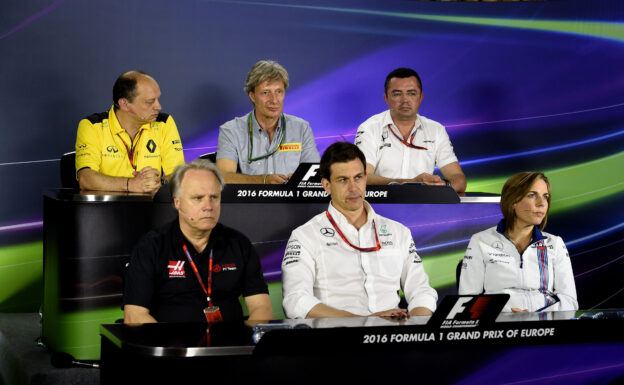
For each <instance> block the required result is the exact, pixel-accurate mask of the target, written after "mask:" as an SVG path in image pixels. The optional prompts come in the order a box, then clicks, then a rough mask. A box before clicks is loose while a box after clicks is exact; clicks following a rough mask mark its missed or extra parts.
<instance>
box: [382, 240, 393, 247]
mask: <svg viewBox="0 0 624 385" xmlns="http://www.w3.org/2000/svg"><path fill="white" fill-rule="evenodd" d="M381 245H382V246H393V245H394V243H392V241H383V242H381Z"/></svg>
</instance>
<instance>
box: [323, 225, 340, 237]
mask: <svg viewBox="0 0 624 385" xmlns="http://www.w3.org/2000/svg"><path fill="white" fill-rule="evenodd" d="M334 234H336V231H334V229H330V228H329V227H323V228H322V229H321V235H324V236H326V237H333V236H334Z"/></svg>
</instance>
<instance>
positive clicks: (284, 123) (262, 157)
mask: <svg viewBox="0 0 624 385" xmlns="http://www.w3.org/2000/svg"><path fill="white" fill-rule="evenodd" d="M251 114H253V111H252V112H250V113H249V116H248V119H247V120H248V121H249V163H252V162H255V161H257V160H262V159H266V158H268V157H269V156H271V155H273V154H275V153H276V152H277V150H279V148H280V146H281V145H282V144H284V139H285V138H286V118H284V114H282V116H281V118H282V138H281V139H280V142H279V144H278V145H277V147H276V148H275V150H273V151H271V152H269V153H268V154H264V155H262V156H259V157H257V158H252V157H251V154H253V120H252V119H251Z"/></svg>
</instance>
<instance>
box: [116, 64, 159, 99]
mask: <svg viewBox="0 0 624 385" xmlns="http://www.w3.org/2000/svg"><path fill="white" fill-rule="evenodd" d="M139 76H146V77H148V78H152V77H151V76H150V75H148V74H147V72H144V71H140V70H132V71H128V72H124V73H123V74H121V75H119V77H118V78H117V80H115V84H114V85H113V105H114V106H115V108H119V104H117V103H118V102H119V99H128V101H129V102H130V103H132V101H133V100H134V97H135V96H136V85H137V78H138V77H139Z"/></svg>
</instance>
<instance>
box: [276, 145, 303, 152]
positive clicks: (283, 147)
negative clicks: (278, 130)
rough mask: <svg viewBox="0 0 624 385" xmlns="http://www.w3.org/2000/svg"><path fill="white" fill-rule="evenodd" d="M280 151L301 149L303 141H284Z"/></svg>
mask: <svg viewBox="0 0 624 385" xmlns="http://www.w3.org/2000/svg"><path fill="white" fill-rule="evenodd" d="M278 151H279V152H287V151H301V143H283V144H280V145H279V148H278Z"/></svg>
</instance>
